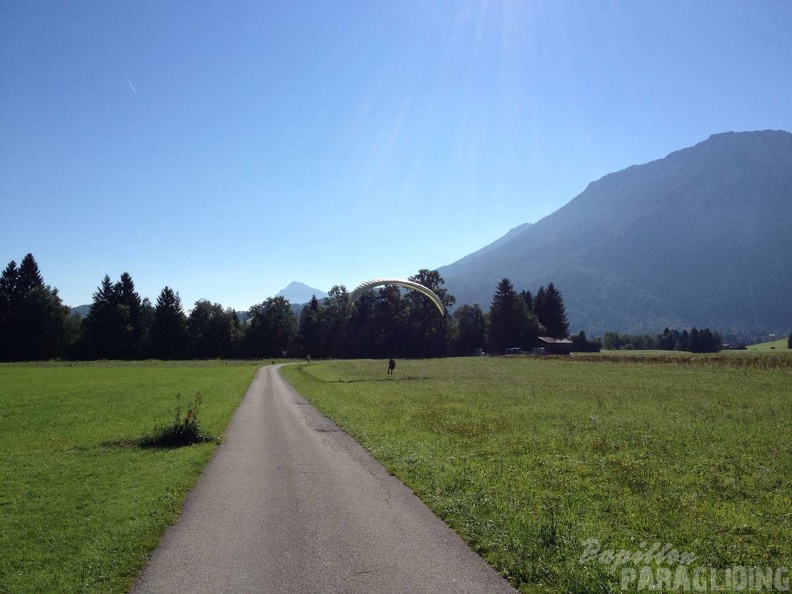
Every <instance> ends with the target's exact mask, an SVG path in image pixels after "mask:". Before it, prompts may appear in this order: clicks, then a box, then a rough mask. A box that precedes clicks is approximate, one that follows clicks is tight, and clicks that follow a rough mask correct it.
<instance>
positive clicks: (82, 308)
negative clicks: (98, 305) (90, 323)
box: [69, 303, 91, 317]
mask: <svg viewBox="0 0 792 594" xmlns="http://www.w3.org/2000/svg"><path fill="white" fill-rule="evenodd" d="M89 311H91V304H90V303H89V304H87V305H78V306H77V307H72V308H71V309H70V310H69V313H70V314H71V315H75V314H76V315H79V316H82V317H85V316H87V315H88V312H89Z"/></svg>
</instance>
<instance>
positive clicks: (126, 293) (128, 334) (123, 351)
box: [113, 272, 141, 359]
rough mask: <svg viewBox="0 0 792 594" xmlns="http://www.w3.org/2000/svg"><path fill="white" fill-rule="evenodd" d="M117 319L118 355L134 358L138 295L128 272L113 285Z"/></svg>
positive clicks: (136, 344)
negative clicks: (118, 334) (118, 333)
mask: <svg viewBox="0 0 792 594" xmlns="http://www.w3.org/2000/svg"><path fill="white" fill-rule="evenodd" d="M113 292H114V294H115V299H116V307H117V309H118V314H117V315H118V319H119V331H120V336H119V344H118V355H119V356H120V357H122V358H124V359H131V358H134V357H135V355H136V353H137V351H138V342H139V341H140V334H141V328H140V305H141V300H140V295H138V293H137V291H136V290H135V283H134V282H133V281H132V277H131V276H130V275H129V273H128V272H124V273H123V274H122V275H121V278H120V279H119V280H118V282H116V284H115V285H114V286H113Z"/></svg>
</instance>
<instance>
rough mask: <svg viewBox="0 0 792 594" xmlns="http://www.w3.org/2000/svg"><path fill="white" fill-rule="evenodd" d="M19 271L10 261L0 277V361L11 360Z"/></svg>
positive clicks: (17, 306)
mask: <svg viewBox="0 0 792 594" xmlns="http://www.w3.org/2000/svg"><path fill="white" fill-rule="evenodd" d="M18 278H19V269H18V268H17V265H16V262H15V261H14V260H11V261H10V262H9V263H8V266H6V267H5V269H4V270H3V274H2V276H0V361H10V360H12V359H13V356H12V354H13V345H14V343H15V341H16V334H17V332H16V328H15V327H14V324H15V321H16V320H17V312H18V308H19V301H20V298H19V293H18V282H17V280H18Z"/></svg>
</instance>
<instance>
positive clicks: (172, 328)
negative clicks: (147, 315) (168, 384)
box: [151, 286, 187, 359]
mask: <svg viewBox="0 0 792 594" xmlns="http://www.w3.org/2000/svg"><path fill="white" fill-rule="evenodd" d="M186 344H187V318H186V316H185V315H184V310H183V309H182V304H181V298H180V297H179V294H178V293H176V292H175V291H174V290H173V289H171V288H170V287H168V286H166V287H165V288H164V289H162V292H160V294H159V297H157V305H156V306H155V307H154V320H153V323H152V327H151V348H152V353H153V354H154V356H155V357H157V358H159V359H182V358H184V357H185V356H186Z"/></svg>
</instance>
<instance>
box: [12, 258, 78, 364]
mask: <svg viewBox="0 0 792 594" xmlns="http://www.w3.org/2000/svg"><path fill="white" fill-rule="evenodd" d="M68 318H69V309H68V308H67V307H65V306H64V305H63V303H62V302H61V299H60V297H59V296H58V290H57V289H53V288H52V287H50V286H48V285H45V284H44V278H43V277H42V275H41V271H40V270H39V266H38V263H37V262H36V259H35V258H34V257H33V255H32V254H27V255H26V256H25V257H24V259H23V260H22V264H20V266H19V268H17V266H16V263H15V262H14V261H13V260H12V261H11V262H9V264H8V266H6V268H5V270H3V274H2V277H0V359H3V360H11V361H35V360H42V359H50V358H52V357H59V356H63V355H64V354H65V352H66V351H67V349H68V348H69V347H70V345H69V344H68V340H69V338H70V333H69V332H68V327H69V324H68Z"/></svg>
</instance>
